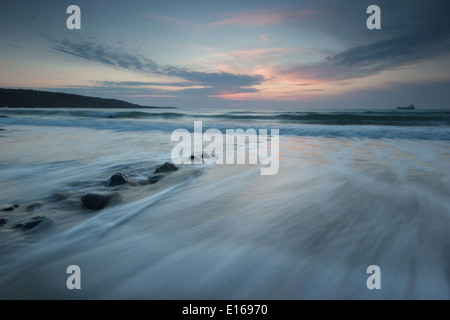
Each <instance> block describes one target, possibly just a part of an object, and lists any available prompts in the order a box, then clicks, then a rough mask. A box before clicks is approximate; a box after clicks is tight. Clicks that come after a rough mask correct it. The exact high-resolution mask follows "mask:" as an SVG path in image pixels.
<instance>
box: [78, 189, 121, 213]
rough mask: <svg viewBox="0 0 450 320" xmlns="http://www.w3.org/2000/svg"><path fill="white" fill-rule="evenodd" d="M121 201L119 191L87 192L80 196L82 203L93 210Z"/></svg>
mask: <svg viewBox="0 0 450 320" xmlns="http://www.w3.org/2000/svg"><path fill="white" fill-rule="evenodd" d="M121 201H122V196H121V194H120V193H119V192H103V193H87V194H85V195H83V196H82V197H81V202H82V203H83V205H84V206H85V207H86V208H88V209H93V210H100V209H103V208H105V207H106V206H108V205H114V204H117V203H120V202H121Z"/></svg>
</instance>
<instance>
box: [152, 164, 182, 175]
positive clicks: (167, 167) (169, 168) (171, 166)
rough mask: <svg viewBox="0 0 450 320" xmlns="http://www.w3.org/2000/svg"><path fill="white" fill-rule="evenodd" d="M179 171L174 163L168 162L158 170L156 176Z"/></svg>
mask: <svg viewBox="0 0 450 320" xmlns="http://www.w3.org/2000/svg"><path fill="white" fill-rule="evenodd" d="M177 170H178V167H177V166H176V165H174V164H173V163H170V162H166V163H164V164H163V165H162V166H160V167H158V168H156V170H155V174H156V173H163V172H172V171H177Z"/></svg>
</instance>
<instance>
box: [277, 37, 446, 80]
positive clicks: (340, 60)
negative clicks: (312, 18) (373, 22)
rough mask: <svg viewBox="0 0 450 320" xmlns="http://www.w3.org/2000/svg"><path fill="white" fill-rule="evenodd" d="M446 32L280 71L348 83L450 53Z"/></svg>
mask: <svg viewBox="0 0 450 320" xmlns="http://www.w3.org/2000/svg"><path fill="white" fill-rule="evenodd" d="M449 35H450V33H449V32H448V31H447V30H433V31H429V32H422V33H414V34H412V33H411V34H404V35H401V36H394V37H391V38H388V39H384V40H380V41H377V42H374V43H372V44H368V45H360V46H355V47H352V48H350V49H348V50H345V51H342V52H339V53H337V54H335V55H333V56H329V57H327V58H325V60H323V61H320V62H317V63H313V64H301V65H297V66H295V67H292V66H290V67H289V69H288V68H286V69H284V70H280V71H281V73H282V74H297V75H298V78H299V79H303V80H305V79H316V80H322V81H336V80H349V79H357V78H363V77H367V76H371V75H374V74H377V73H380V72H382V71H386V70H392V69H398V68H405V67H408V66H410V65H414V64H417V63H421V62H424V61H427V60H429V59H432V58H434V57H437V56H439V55H442V54H446V53H448V52H449V51H450V40H449V39H450V38H449Z"/></svg>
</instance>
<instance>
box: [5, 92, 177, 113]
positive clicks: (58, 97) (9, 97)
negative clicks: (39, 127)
mask: <svg viewBox="0 0 450 320" xmlns="http://www.w3.org/2000/svg"><path fill="white" fill-rule="evenodd" d="M1 107H8V108H149V109H153V108H161V109H176V107H157V106H141V105H139V104H134V103H130V102H126V101H122V100H117V99H104V98H95V97H89V96H82V95H78V94H69V93H59V92H49V91H40V90H29V89H2V88H0V108H1Z"/></svg>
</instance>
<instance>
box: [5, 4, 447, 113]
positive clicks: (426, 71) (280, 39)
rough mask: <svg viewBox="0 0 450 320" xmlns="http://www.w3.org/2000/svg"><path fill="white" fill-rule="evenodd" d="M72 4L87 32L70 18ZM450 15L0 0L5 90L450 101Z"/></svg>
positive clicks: (395, 7)
mask: <svg viewBox="0 0 450 320" xmlns="http://www.w3.org/2000/svg"><path fill="white" fill-rule="evenodd" d="M73 4H75V5H78V6H79V7H80V9H81V29H79V30H77V29H73V30H69V29H68V28H67V26H66V21H67V19H68V18H69V17H70V14H68V13H67V12H66V10H67V7H68V6H70V5H73ZM370 5H377V6H379V7H380V9H381V29H379V30H376V29H374V30H370V29H368V28H367V26H366V21H367V19H368V18H369V17H370V14H368V13H367V12H366V10H367V8H368V7H369V6H370ZM449 12H450V2H449V1H448V0H429V1H424V0H409V1H405V0H370V1H366V0H350V1H336V0H296V1H284V0H278V1H273V0H271V1H266V0H254V1H246V0H239V1H234V0H227V1H215V0H208V1H191V0H182V1H168V0H164V1H153V0H147V1H143V0H142V1H141V0H135V1H133V0H131V1H113V0H89V1H84V0H72V1H63V0H57V1H56V0H53V1H45V0H43V1H30V0H26V1H25V0H16V1H2V2H0V87H3V88H31V89H39V90H48V91H55V92H67V93H76V94H83V95H89V96H94V97H103V98H115V99H120V100H125V101H129V102H132V103H138V104H141V105H145V106H174V107H186V108H195V107H199V108H236V109H244V108H255V109H256V108H264V109H291V108H295V109H332V108H336V109H343V108H358V109H366V108H374V109H381V108H393V107H395V106H406V105H409V104H411V103H413V104H415V105H416V107H418V108H422V109H427V108H430V109H433V108H441V109H447V108H450V103H449V101H450V99H449V98H450V90H449V89H450V72H449V70H450V20H448V17H447V16H448V15H449Z"/></svg>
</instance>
